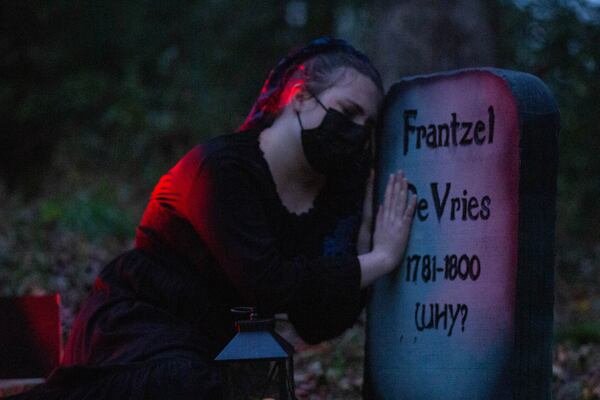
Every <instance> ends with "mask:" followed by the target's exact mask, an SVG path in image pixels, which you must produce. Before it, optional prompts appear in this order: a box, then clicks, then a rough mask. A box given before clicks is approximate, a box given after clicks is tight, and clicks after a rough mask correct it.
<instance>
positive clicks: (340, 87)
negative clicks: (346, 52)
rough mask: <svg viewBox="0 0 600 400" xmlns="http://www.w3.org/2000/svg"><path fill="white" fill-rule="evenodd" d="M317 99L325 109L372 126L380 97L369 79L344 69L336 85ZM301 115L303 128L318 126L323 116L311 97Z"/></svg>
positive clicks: (319, 107)
mask: <svg viewBox="0 0 600 400" xmlns="http://www.w3.org/2000/svg"><path fill="white" fill-rule="evenodd" d="M316 96H317V97H318V98H319V100H320V101H321V103H323V105H324V106H325V107H326V108H333V109H335V110H337V111H339V112H341V113H342V114H344V115H345V116H346V117H348V118H349V119H350V120H352V121H353V122H355V123H357V124H359V125H364V126H367V127H372V128H374V127H375V121H376V120H377V113H378V111H379V106H380V104H381V100H382V95H381V93H380V92H379V90H378V89H377V86H375V84H374V83H373V81H372V80H371V79H370V78H368V77H366V76H365V75H363V74H361V73H359V72H358V71H356V70H355V69H352V68H343V69H342V70H341V71H340V76H339V78H338V79H336V82H335V84H334V85H333V86H332V87H330V88H328V89H326V90H324V91H322V92H321V93H319V94H316ZM300 112H301V117H302V123H303V126H304V128H306V129H311V128H314V127H317V126H318V125H319V124H320V123H321V121H323V118H324V117H325V114H326V110H324V109H323V107H321V106H320V105H319V104H318V102H317V101H316V100H315V99H314V98H312V97H310V98H308V99H306V100H305V104H304V105H303V107H302V110H301V111H300Z"/></svg>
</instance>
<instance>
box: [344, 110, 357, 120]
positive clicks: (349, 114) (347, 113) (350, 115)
mask: <svg viewBox="0 0 600 400" xmlns="http://www.w3.org/2000/svg"><path fill="white" fill-rule="evenodd" d="M342 114H344V115H345V116H346V117H348V118H354V115H355V113H354V112H353V111H350V110H348V109H347V108H343V109H342Z"/></svg>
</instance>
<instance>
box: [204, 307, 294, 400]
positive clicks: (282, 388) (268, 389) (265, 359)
mask: <svg viewBox="0 0 600 400" xmlns="http://www.w3.org/2000/svg"><path fill="white" fill-rule="evenodd" d="M231 311H232V312H233V313H234V314H236V315H238V316H240V317H241V318H242V319H240V320H238V321H237V322H236V324H235V326H236V330H237V334H236V335H235V336H234V338H233V339H232V340H231V341H230V342H229V343H228V344H227V346H225V348H224V349H223V350H221V352H220V353H219V355H218V356H217V357H216V358H215V361H218V362H219V365H220V368H221V371H222V373H223V377H224V381H225V388H224V389H225V393H224V394H225V399H232V400H233V399H235V400H238V399H240V400H241V399H244V400H246V399H248V400H254V399H261V400H262V399H264V398H279V399H282V400H283V399H292V400H295V398H296V397H295V395H294V373H293V369H294V362H293V353H294V348H293V347H292V345H290V344H289V343H288V342H287V341H286V340H285V339H284V338H282V337H281V336H280V335H278V334H277V333H276V332H275V319H274V318H259V316H258V315H257V314H256V309H255V308H253V307H236V308H234V309H232V310H231ZM274 396H278V397H274Z"/></svg>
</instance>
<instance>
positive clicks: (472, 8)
mask: <svg viewBox="0 0 600 400" xmlns="http://www.w3.org/2000/svg"><path fill="white" fill-rule="evenodd" d="M371 14H372V16H373V19H374V21H373V22H374V23H373V26H374V27H375V28H374V29H373V34H372V37H371V38H370V40H369V41H370V43H372V45H373V50H372V51H371V52H370V54H372V55H373V58H374V62H375V64H376V65H377V67H378V68H379V70H380V72H381V75H382V78H383V81H384V84H385V85H386V87H389V86H390V85H391V84H393V83H394V82H396V81H398V80H399V79H400V78H401V77H402V76H407V75H415V74H424V73H432V72H438V71H444V70H450V69H457V68H464V67H480V66H493V65H494V63H495V61H496V60H495V59H496V54H495V53H496V49H495V47H496V46H495V44H496V41H495V40H494V38H495V35H494V27H493V24H492V15H491V14H492V9H491V5H490V3H489V2H485V1H481V0H448V1H431V0H428V1H423V0H398V1H391V0H375V1H374V2H373V5H372V12H371Z"/></svg>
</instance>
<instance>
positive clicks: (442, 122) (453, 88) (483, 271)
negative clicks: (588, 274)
mask: <svg viewBox="0 0 600 400" xmlns="http://www.w3.org/2000/svg"><path fill="white" fill-rule="evenodd" d="M558 130H559V114H558V109H557V105H556V103H555V102H554V100H553V97H552V95H551V94H550V92H549V90H548V89H547V87H546V86H545V85H544V84H543V83H542V81H541V80H539V79H538V78H536V77H534V76H532V75H529V74H525V73H521V72H514V71H506V70H499V69H489V68H485V69H467V70H458V71H451V72H448V73H442V74H435V75H428V76H417V77H410V78H407V79H404V80H402V81H401V82H399V83H397V84H396V85H394V86H393V87H392V88H391V90H390V92H389V93H388V94H387V96H386V99H385V105H384V111H383V119H382V136H381V140H380V143H378V149H379V156H380V158H379V160H378V166H377V169H378V170H377V176H378V180H379V182H378V183H377V184H376V190H377V197H378V199H379V202H381V201H382V198H383V192H384V189H385V183H386V180H387V176H388V175H389V174H390V173H392V172H394V171H396V170H397V169H403V170H404V171H405V172H406V174H407V177H408V179H409V180H410V182H411V184H412V185H413V189H414V191H416V192H417V196H418V203H417V204H418V205H417V211H416V214H415V220H414V223H413V228H412V233H411V238H410V242H409V246H408V248H407V250H406V255H405V258H404V260H403V262H402V265H401V266H400V268H398V269H397V271H395V272H393V273H392V274H390V275H388V276H386V277H384V278H382V279H380V280H378V281H377V282H376V283H375V285H374V287H373V291H372V296H371V299H370V302H369V304H368V324H367V341H366V361H365V362H366V365H365V397H366V398H372V399H410V400H418V399H428V400H429V399H446V400H458V399H460V400H467V399H478V400H479V399H480V400H494V399H502V400H506V399H550V379H551V365H552V352H551V347H552V336H553V335H552V322H553V299H554V297H553V296H554V294H553V293H554V283H553V282H554V272H553V268H554V222H555V208H556V207H555V191H556V170H557V136H558Z"/></svg>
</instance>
